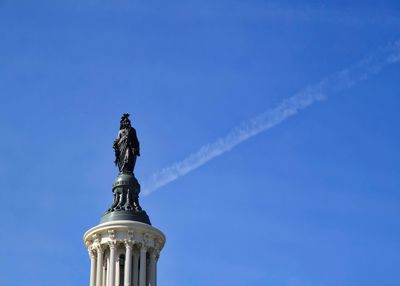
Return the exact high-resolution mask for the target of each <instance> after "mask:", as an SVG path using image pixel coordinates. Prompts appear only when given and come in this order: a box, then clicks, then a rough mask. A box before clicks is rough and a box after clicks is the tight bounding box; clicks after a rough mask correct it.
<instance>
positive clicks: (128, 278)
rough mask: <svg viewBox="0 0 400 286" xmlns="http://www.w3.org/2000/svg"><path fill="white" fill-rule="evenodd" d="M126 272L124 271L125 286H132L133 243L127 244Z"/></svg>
mask: <svg viewBox="0 0 400 286" xmlns="http://www.w3.org/2000/svg"><path fill="white" fill-rule="evenodd" d="M125 248H126V250H125V270H124V272H125V273H124V280H125V281H124V286H131V279H132V243H131V242H126V243H125Z"/></svg>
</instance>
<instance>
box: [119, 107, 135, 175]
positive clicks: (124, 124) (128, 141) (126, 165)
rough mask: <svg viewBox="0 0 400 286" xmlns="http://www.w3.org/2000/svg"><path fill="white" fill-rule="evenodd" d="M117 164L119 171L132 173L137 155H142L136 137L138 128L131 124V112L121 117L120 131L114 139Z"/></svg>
mask: <svg viewBox="0 0 400 286" xmlns="http://www.w3.org/2000/svg"><path fill="white" fill-rule="evenodd" d="M113 148H114V151H115V161H114V163H115V165H116V166H118V169H119V172H120V173H124V174H132V173H133V170H134V169H135V163H136V157H137V156H140V149H139V140H138V138H137V137H136V130H135V128H133V127H132V126H131V121H130V120H129V114H128V113H125V114H124V115H122V117H121V121H120V127H119V132H118V135H117V138H116V139H115V140H114V144H113Z"/></svg>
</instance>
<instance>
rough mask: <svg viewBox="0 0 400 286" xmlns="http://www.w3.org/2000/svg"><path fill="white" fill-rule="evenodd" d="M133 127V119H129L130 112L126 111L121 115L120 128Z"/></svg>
mask: <svg viewBox="0 0 400 286" xmlns="http://www.w3.org/2000/svg"><path fill="white" fill-rule="evenodd" d="M129 127H131V121H130V120H129V113H124V115H122V117H121V121H120V125H119V129H125V128H129Z"/></svg>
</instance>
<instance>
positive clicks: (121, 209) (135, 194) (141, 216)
mask: <svg viewBox="0 0 400 286" xmlns="http://www.w3.org/2000/svg"><path fill="white" fill-rule="evenodd" d="M112 192H113V195H114V200H113V203H112V205H111V207H110V208H109V209H108V210H107V212H106V213H105V214H104V215H103V217H102V218H101V222H102V223H103V222H109V221H114V220H134V221H139V222H143V223H146V224H150V225H151V223H150V219H149V217H148V215H147V214H146V212H145V211H144V210H142V208H141V207H140V205H139V192H140V184H139V182H138V181H137V180H136V178H135V176H134V175H133V174H120V175H119V176H118V177H117V179H116V180H115V181H114V184H113V187H112Z"/></svg>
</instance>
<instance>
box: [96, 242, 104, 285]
mask: <svg viewBox="0 0 400 286" xmlns="http://www.w3.org/2000/svg"><path fill="white" fill-rule="evenodd" d="M96 251H97V265H96V267H97V271H96V275H97V276H96V286H105V285H102V282H103V249H102V248H101V245H100V244H99V245H97V247H96Z"/></svg>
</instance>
